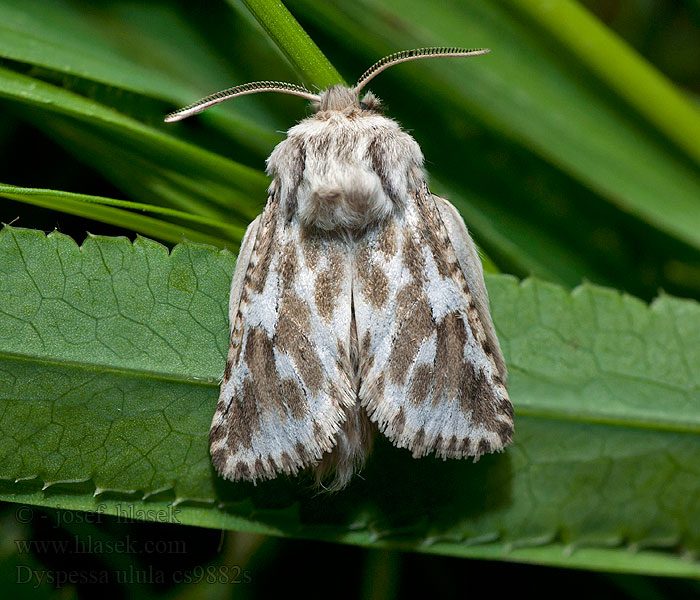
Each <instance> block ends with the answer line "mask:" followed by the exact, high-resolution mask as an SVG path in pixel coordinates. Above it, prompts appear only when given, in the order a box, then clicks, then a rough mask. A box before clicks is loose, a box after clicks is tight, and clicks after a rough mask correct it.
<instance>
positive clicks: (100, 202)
mask: <svg viewBox="0 0 700 600" xmlns="http://www.w3.org/2000/svg"><path fill="white" fill-rule="evenodd" d="M0 196H4V197H5V198H9V199H10V200H21V201H23V202H26V203H28V204H33V205H35V206H41V207H44V208H53V209H54V210H57V211H60V212H65V213H69V214H74V215H79V216H81V217H89V218H91V219H94V220H96V221H100V222H101V223H110V224H113V225H119V226H121V227H127V228H129V229H133V230H134V231H137V232H138V233H142V234H144V235H151V236H153V237H155V238H157V239H160V240H163V241H167V242H180V241H182V240H183V239H189V240H190V241H192V242H202V243H206V244H212V245H214V246H217V247H219V248H223V247H224V246H226V244H227V242H228V243H231V242H234V244H235V243H239V242H240V240H241V239H242V237H243V233H244V230H243V228H241V227H238V226H236V225H233V224H226V223H220V222H219V223H218V222H216V221H213V220H211V219H209V218H207V217H200V216H198V215H191V214H189V213H185V212H182V211H179V210H173V209H170V208H163V207H160V206H153V205H151V204H142V203H139V202H129V201H126V200H114V199H112V198H102V197H99V196H88V195H86V194H73V193H70V192H63V191H58V190H42V189H33V188H20V187H17V186H13V185H5V184H1V183H0ZM110 207H114V208H110ZM121 209H130V210H140V211H147V212H152V213H155V214H160V215H163V216H167V217H171V218H175V219H179V220H182V221H189V222H192V223H196V224H198V225H200V226H202V225H204V226H205V227H204V229H215V230H221V231H226V232H227V234H228V235H225V236H221V235H220V236H218V237H217V236H212V235H208V234H207V233H205V232H203V231H198V230H195V229H191V228H189V227H182V226H179V225H176V224H174V223H170V222H168V221H165V220H161V219H154V218H151V217H145V216H144V215H139V214H134V213H132V212H129V211H127V210H121Z"/></svg>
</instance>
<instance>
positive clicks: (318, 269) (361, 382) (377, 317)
mask: <svg viewBox="0 0 700 600" xmlns="http://www.w3.org/2000/svg"><path fill="white" fill-rule="evenodd" d="M422 165H423V156H422V153H421V151H420V148H419V147H418V144H417V143H416V141H415V140H414V139H413V138H412V137H411V136H410V135H409V134H408V133H406V132H404V131H402V130H401V128H400V127H399V126H398V125H397V124H396V123H395V122H394V121H392V120H391V119H389V118H387V117H385V116H383V115H382V114H380V112H379V111H378V102H377V101H376V99H374V97H373V96H371V95H368V96H366V97H365V99H364V101H363V102H362V103H361V102H359V100H358V98H357V93H356V92H355V90H353V89H350V88H346V87H343V86H335V87H332V88H329V89H328V90H326V91H325V92H324V93H323V94H321V96H320V106H319V111H318V112H317V113H316V114H314V115H313V116H310V117H308V118H307V119H305V120H303V121H302V122H301V123H299V124H298V125H296V126H294V127H292V128H291V129H290V130H289V132H288V135H287V139H286V140H284V141H283V142H281V143H280V144H279V145H278V146H277V147H276V148H275V149H274V151H273V152H272V155H271V156H270V158H269V159H268V174H269V175H270V176H271V177H272V183H271V185H270V190H269V194H270V195H269V198H268V202H267V205H266V206H265V209H264V211H263V213H262V214H261V215H260V216H259V217H258V218H257V219H256V220H255V221H254V222H253V223H252V224H251V225H250V227H249V228H248V231H247V233H246V236H245V238H244V240H243V243H242V246H241V251H240V255H239V258H238V263H237V265H236V272H235V275H234V279H233V284H232V289H231V302H230V319H231V344H230V350H229V354H228V360H227V363H226V370H225V374H224V378H223V382H222V386H221V396H220V398H219V404H218V407H217V411H216V414H215V416H214V420H213V423H212V429H211V436H210V442H211V451H212V456H213V462H214V465H215V467H216V469H217V471H219V473H221V474H222V475H223V476H224V477H226V478H228V479H233V480H240V479H244V480H251V481H259V480H265V479H270V478H273V477H275V476H277V474H278V473H280V472H284V473H288V474H296V473H297V472H298V471H299V470H301V469H303V468H306V467H313V468H315V470H316V474H317V477H318V479H319V481H321V480H326V479H327V477H328V476H330V475H333V476H334V479H333V482H332V483H331V484H330V487H332V488H335V489H339V488H342V487H343V486H344V485H346V484H347V482H348V481H349V480H350V478H351V477H352V474H353V473H354V472H355V471H357V470H358V469H359V468H361V466H362V464H364V462H365V459H366V457H367V454H368V453H369V451H370V449H371V446H372V439H373V437H374V435H375V432H376V430H377V429H378V430H379V431H380V432H382V433H383V434H384V435H386V436H387V437H389V439H391V440H392V442H393V443H394V444H395V445H397V446H399V447H404V448H409V449H410V450H411V451H412V453H413V456H415V457H419V456H423V455H425V454H427V453H429V452H431V451H435V453H436V454H437V456H440V457H443V458H462V457H466V456H475V457H478V456H480V455H481V454H483V453H486V452H492V451H495V450H500V449H502V448H503V447H504V446H505V445H507V444H508V443H510V441H511V437H512V433H513V412H512V407H511V404H510V401H509V399H508V394H507V392H506V368H505V363H504V361H503V357H502V355H501V351H500V347H499V344H498V340H497V338H496V335H495V332H494V328H493V324H492V322H491V318H490V315H489V310H488V298H487V294H486V289H485V286H484V281H483V274H482V270H481V264H480V261H479V259H478V256H477V254H476V250H475V248H474V244H473V242H472V241H471V238H470V237H469V234H468V233H467V230H466V227H465V225H464V222H463V221H462V219H461V217H460V216H459V214H458V213H457V211H456V210H455V209H454V207H452V205H451V204H449V203H448V202H447V201H446V200H443V199H442V198H438V197H437V196H434V195H432V194H431V193H430V191H429V189H428V186H427V183H426V177H425V173H424V171H423V166H422Z"/></svg>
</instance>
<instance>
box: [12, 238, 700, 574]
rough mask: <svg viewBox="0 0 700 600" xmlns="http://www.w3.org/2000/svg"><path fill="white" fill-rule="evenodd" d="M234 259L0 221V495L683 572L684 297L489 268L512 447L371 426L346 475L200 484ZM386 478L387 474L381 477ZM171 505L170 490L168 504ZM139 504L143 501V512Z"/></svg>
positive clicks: (686, 532)
mask: <svg viewBox="0 0 700 600" xmlns="http://www.w3.org/2000/svg"><path fill="white" fill-rule="evenodd" d="M233 267H234V259H233V256H232V255H231V254H230V253H228V252H226V251H217V250H215V249H213V248H211V247H207V246H198V245H196V244H192V243H183V244H179V245H178V246H176V247H175V248H174V249H173V251H172V252H171V253H170V254H168V252H167V250H166V249H165V248H164V247H163V246H161V245H159V244H157V243H155V242H152V241H150V240H147V239H145V238H139V239H138V240H137V241H136V242H134V243H133V244H132V243H130V242H129V241H127V240H125V239H123V238H103V237H90V238H88V239H87V240H86V241H85V242H84V244H83V245H82V247H80V248H79V247H78V246H77V245H76V244H75V243H74V242H73V241H72V240H71V239H70V238H68V237H66V236H64V235H62V234H58V233H52V234H50V235H48V236H45V235H44V234H42V233H41V232H37V231H31V230H23V229H16V228H12V227H5V228H4V229H3V230H2V231H1V232H0V432H1V433H2V435H1V436H0V481H2V482H3V483H2V485H0V498H2V499H5V500H10V501H13V502H27V503H32V504H38V505H45V506H56V505H60V506H61V507H63V508H75V509H81V510H100V511H103V512H106V513H109V514H119V513H120V512H121V513H122V514H124V512H125V511H132V516H136V517H143V518H148V514H147V513H146V512H139V511H146V510H148V509H151V510H163V511H169V515H170V517H171V520H173V521H175V522H183V523H189V524H196V525H200V526H205V527H216V528H231V529H241V530H249V531H256V532H262V533H269V534H275V535H284V536H293V537H306V538H315V539H324V540H334V541H342V542H344V543H352V544H359V545H364V546H375V547H387V548H402V549H411V550H416V551H420V552H428V553H438V554H449V555H454V556H471V557H482V558H498V559H502V560H514V561H524V562H539V563H542V564H552V565H559V566H568V567H574V568H594V569H599V570H611V571H625V572H645V573H655V574H663V575H676V576H685V577H690V576H692V577H700V564H699V563H698V562H697V561H696V560H694V559H690V558H681V557H682V556H685V557H688V556H693V555H695V553H697V552H698V551H699V550H700V535H699V533H698V532H700V505H699V504H698V496H697V479H698V475H699V473H698V465H700V394H699V393H698V389H699V387H700V385H699V378H700V375H699V374H698V370H697V368H695V366H696V365H697V364H700V348H699V347H698V344H697V340H698V339H700V305H698V303H696V302H692V301H686V300H680V299H676V298H673V297H670V296H661V297H660V298H659V299H658V300H656V301H655V302H654V303H653V304H652V305H651V306H648V305H646V304H645V303H643V302H641V301H639V300H636V299H634V298H631V297H629V296H625V295H621V294H619V293H618V292H615V291H612V290H608V289H604V288H600V287H596V286H592V285H584V286H582V287H580V288H578V289H577V290H575V291H574V292H573V293H569V292H568V291H566V290H563V289H562V288H560V287H559V286H556V285H553V284H548V283H544V282H541V281H537V280H533V279H530V280H528V281H525V282H523V283H519V282H517V281H516V280H515V279H513V278H512V277H509V276H504V275H493V276H489V277H488V281H487V283H488V287H489V293H490V296H491V304H492V312H493V317H494V321H495V324H496V327H497V330H498V334H499V338H500V340H501V343H502V345H503V349H504V352H505V355H506V360H507V362H508V365H509V369H510V390H511V395H512V398H513V403H514V405H515V408H516V436H515V439H516V441H515V444H514V445H513V446H512V447H511V448H509V449H508V450H507V451H506V452H505V453H503V454H500V455H490V456H486V457H482V459H481V460H480V461H479V462H478V463H476V464H473V463H468V462H466V461H447V462H443V461H440V460H436V459H434V458H425V459H420V460H413V459H412V458H411V457H410V454H409V453H408V452H407V451H405V450H399V449H396V448H394V447H392V446H391V445H390V444H389V443H388V442H386V440H384V441H383V442H381V443H379V444H378V448H377V449H376V451H375V453H374V455H373V457H372V458H371V459H370V462H369V464H368V466H367V467H366V469H365V470H364V472H363V477H362V478H359V477H358V478H356V479H355V481H354V482H353V483H352V484H351V485H350V487H349V488H348V489H347V490H346V491H344V492H342V493H339V494H336V495H321V496H319V495H316V494H315V493H314V492H313V490H311V489H310V487H309V486H308V484H309V482H308V481H306V480H305V479H303V478H300V479H290V480H287V479H285V478H280V479H279V480H274V481H272V482H268V483H265V484H262V485H258V486H257V487H254V486H252V485H249V484H232V483H229V482H225V481H223V480H221V479H220V478H218V477H217V476H216V475H215V474H214V472H213V469H212V466H211V461H210V458H209V453H208V448H207V433H208V428H209V424H210V421H211V417H212V414H213V411H214V407H215V404H216V399H217V396H218V377H219V376H220V374H221V372H222V371H223V365H224V360H225V359H224V357H225V354H226V350H227V344H228V325H227V316H226V313H227V292H228V288H229V285H230V279H231V275H232V272H233ZM388 473H390V474H391V476H390V477H387V474H388ZM173 502H174V505H173V506H171V503H173ZM151 514H153V513H151Z"/></svg>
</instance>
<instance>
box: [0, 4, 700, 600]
mask: <svg viewBox="0 0 700 600" xmlns="http://www.w3.org/2000/svg"><path fill="white" fill-rule="evenodd" d="M248 4H249V5H251V7H252V8H253V9H255V8H256V7H257V8H258V9H260V10H261V11H262V12H260V13H259V15H260V14H263V15H264V10H263V9H265V8H266V6H272V5H274V3H271V2H267V3H266V2H249V3H248ZM285 4H286V6H287V7H288V8H289V9H290V11H291V12H292V14H293V15H294V17H295V18H296V19H297V20H298V22H299V23H300V24H301V26H302V27H303V28H304V30H305V31H306V32H307V33H308V34H309V35H310V37H311V39H313V40H314V41H315V42H316V43H317V44H318V46H319V47H320V49H321V50H322V52H323V53H324V54H325V56H326V57H327V58H328V59H329V60H330V63H332V65H334V66H335V68H336V69H337V70H338V71H339V72H340V74H341V75H342V76H343V77H344V78H345V80H346V81H347V82H348V83H351V82H352V81H353V80H354V79H355V78H357V77H358V76H359V75H360V74H361V73H362V72H363V71H364V70H365V69H366V68H367V67H368V66H369V65H370V64H372V63H373V62H375V61H376V60H378V59H379V58H381V57H382V56H384V55H387V54H390V53H392V52H394V51H397V50H400V49H406V48H412V47H420V46H430V45H448V46H449V45H457V46H460V45H461V46H469V47H482V46H485V47H490V48H491V50H492V52H491V54H489V55H487V56H485V57H477V58H470V59H452V60H435V61H423V62H420V63H412V64H409V65H401V66H397V67H395V68H393V69H391V70H389V71H387V72H386V73H383V74H382V75H381V76H379V77H378V78H377V79H376V80H375V81H373V82H372V85H371V88H372V90H373V91H374V92H375V93H377V95H379V96H380V97H381V98H382V99H383V100H384V101H385V103H386V105H387V107H388V114H389V115H390V116H392V117H394V118H396V119H397V120H398V121H399V122H401V123H402V124H403V126H404V127H405V128H406V129H407V130H409V131H410V132H411V133H412V134H413V135H414V137H415V138H416V139H417V140H418V142H419V143H420V145H421V147H422V149H423V152H424V154H425V157H426V166H427V169H428V171H429V173H430V175H431V185H432V187H433V189H434V191H436V192H438V193H440V194H442V195H444V196H446V197H447V198H449V199H450V200H451V201H452V202H453V203H454V204H455V205H456V206H457V207H458V208H459V209H460V211H461V212H462V214H463V215H464V217H465V220H466V222H467V225H468V226H469V227H470V229H471V230H472V232H473V235H474V237H475V240H476V241H477V243H478V244H479V246H480V247H481V248H482V250H483V251H484V253H485V256H486V257H487V267H488V268H489V269H490V270H492V271H502V272H505V273H512V274H514V275H516V276H518V277H526V276H528V275H536V276H538V277H539V278H541V279H544V280H547V281H551V282H555V283H559V284H562V285H564V286H566V287H569V288H573V287H575V286H576V285H578V284H579V283H581V282H582V281H590V282H593V283H597V284H602V285H607V286H611V287H614V288H616V289H619V290H622V291H625V292H628V293H630V294H633V295H635V296H638V297H640V298H642V299H645V300H647V301H649V300H651V299H653V298H654V297H655V296H657V294H658V293H659V291H660V290H664V291H666V292H668V293H672V294H674V295H678V296H682V297H689V298H697V297H698V296H699V295H700V294H699V292H700V216H699V215H700V170H699V169H698V163H700V142H699V141H698V140H700V137H698V135H700V125H699V123H700V116H698V108H697V107H698V93H700V52H699V50H700V3H698V2H697V1H696V0H685V1H682V2H678V1H670V0H667V1H662V0H658V1H650V0H627V1H620V2H611V1H603V0H600V1H595V0H588V1H586V2H582V3H580V4H577V3H571V2H561V3H559V2H553V3H550V4H551V5H553V6H554V7H555V8H556V10H552V11H542V10H541V6H540V3H537V2H528V1H526V0H523V1H516V0H512V1H508V2H503V3H491V2H487V1H486V0H483V1H475V2H460V1H457V0H454V1H451V2H450V1H447V2H428V1H426V0H408V1H405V0H402V1H400V0H387V1H386V2H379V1H372V0H360V1H353V0H342V1H338V2H311V1H307V0H290V1H289V2H286V3H285ZM587 11H590V13H589V12H587ZM267 25H268V27H267V29H268V31H266V29H265V28H264V27H263V26H261V24H260V23H259V22H258V21H256V19H255V17H254V16H253V15H252V14H251V12H250V11H249V10H248V8H247V7H246V6H245V5H244V4H243V3H241V2H238V1H234V0H231V1H230V2H225V1H223V0H221V1H213V0H211V1H207V2H204V3H198V4H196V5H195V4H193V3H186V2H174V1H173V2H166V1H161V2H157V1H156V2H149V3H135V2H122V1H117V0H114V1H107V0H102V1H97V2H94V1H93V2H87V1H85V2H80V1H63V0H61V1H50V0H43V1H42V0H21V1H19V0H18V1H15V2H12V1H10V0H0V57H2V58H1V63H0V68H1V71H2V72H1V73H0V75H1V78H2V82H0V88H1V89H0V106H1V107H2V111H1V112H0V153H1V160H0V182H1V183H2V184H5V185H3V186H2V187H1V188H0V194H2V196H4V199H3V200H0V206H1V207H2V210H1V211H0V220H2V221H3V222H4V223H10V222H12V223H13V224H14V225H15V226H19V227H27V228H36V229H43V230H46V231H51V230H53V229H54V228H56V229H58V230H59V231H61V232H63V233H66V234H68V235H70V236H72V237H73V238H74V239H76V240H77V241H78V242H82V240H83V239H84V238H85V236H86V232H90V233H93V234H105V235H127V236H128V237H130V238H131V239H133V238H134V237H135V232H139V233H142V234H144V235H147V236H149V237H154V238H156V239H159V240H161V241H163V242H164V243H167V244H169V245H171V246H172V244H173V243H174V242H176V241H178V240H179V239H182V236H183V232H185V233H184V235H185V237H186V238H187V239H192V240H195V241H203V242H206V243H211V244H214V245H218V246H219V247H224V246H227V247H230V248H232V249H234V250H235V249H236V247H237V243H238V242H239V241H240V234H241V232H242V230H243V228H244V227H245V225H246V224H247V222H249V220H250V219H251V218H252V217H254V216H255V215H256V214H257V213H258V212H259V211H260V210H261V208H262V206H263V204H264V200H265V187H266V184H267V181H266V178H265V177H264V176H263V175H262V170H263V168H264V160H265V158H266V157H267V156H268V155H269V153H270V151H271V149H272V148H273V147H274V144H275V143H277V142H278V141H280V140H281V139H283V132H284V131H285V130H286V129H287V128H288V127H289V126H291V125H292V124H293V123H294V122H296V121H298V120H299V119H302V118H303V117H304V116H306V115H307V114H309V107H308V106H307V103H306V102H304V101H303V100H300V99H298V98H292V97H287V96H281V95H274V94H261V95H256V96H252V97H251V96H248V97H243V98H240V99H237V100H235V101H233V102H229V103H227V104H226V105H223V106H221V107H220V108H217V109H216V110H212V111H209V112H208V113H206V114H205V115H202V116H201V117H197V118H195V119H191V120H189V121H187V122H184V123H182V124H177V125H165V124H163V123H162V116H163V115H164V114H165V113H167V112H168V111H169V110H172V109H173V108H176V107H178V106H181V105H185V104H188V103H190V102H191V101H193V100H196V99H198V98H199V97H201V96H204V95H206V94H208V93H211V92H214V91H217V90H218V89H223V88H225V87H229V86H231V85H236V84H240V83H246V82H248V81H255V80H261V79H276V80H282V81H290V82H294V83H299V82H303V83H305V84H306V85H307V86H310V87H313V86H314V85H323V84H324V83H327V81H322V80H323V79H324V77H325V78H328V77H332V72H331V71H329V69H328V67H327V66H325V65H324V64H323V62H320V63H318V64H315V63H313V55H312V54H308V53H307V54H303V53H302V54H300V55H291V56H289V55H288V52H287V55H285V52H283V51H282V50H280V48H279V47H278V46H276V45H275V43H274V41H273V39H272V38H273V37H274V35H275V32H276V31H277V32H279V30H275V28H274V23H272V24H270V23H268V24H267ZM282 31H284V28H282ZM285 43H287V44H289V45H288V46H286V48H287V49H288V48H290V47H295V46H294V41H292V42H289V41H288V40H287V42H285V40H282V42H281V44H282V46H283V47H285V46H284V44H285ZM298 47H299V48H303V44H302V45H299V46H298ZM61 91H64V92H66V94H64V95H62V93H61ZM37 189H43V190H54V191H60V192H71V193H74V194H84V195H92V196H96V197H100V198H106V199H119V200H128V201H133V202H142V203H146V204H152V205H157V206H160V207H164V208H168V209H176V210H179V211H182V212H183V213H186V214H180V215H174V214H163V213H160V214H159V213H153V214H151V215H150V217H148V219H145V218H143V216H144V215H143V213H142V212H140V211H129V210H127V208H128V207H110V208H108V209H105V208H104V207H102V206H99V205H96V204H92V203H85V202H83V200H85V199H84V198H82V197H73V196H65V195H61V194H58V193H52V192H49V191H44V192H41V193H39V192H37V191H36V190H37ZM187 214H190V215H197V216H198V217H200V221H197V222H194V221H192V220H188V219H187V216H186V215H187ZM32 511H33V512H32V514H31V518H29V519H23V518H19V517H18V513H17V506H16V505H10V504H7V505H3V513H2V516H1V517H0V519H1V521H0V523H1V528H0V531H2V532H3V541H2V542H1V545H0V561H2V562H1V563H0V564H2V568H1V570H0V573H1V575H0V576H1V577H2V585H3V587H5V586H9V585H11V584H12V583H13V582H15V581H16V580H17V578H18V577H19V576H20V574H22V576H24V574H25V573H27V572H28V571H23V570H22V569H21V567H22V566H27V565H29V566H31V568H33V569H34V570H35V571H37V572H41V571H42V570H44V571H50V570H59V571H60V570H62V571H66V570H70V569H71V568H73V565H80V567H78V566H75V567H74V568H81V569H85V568H86V565H87V568H90V569H93V570H95V571H96V572H99V571H101V570H111V571H115V570H122V571H124V572H129V573H132V574H133V577H132V579H131V580H132V581H134V578H136V579H137V580H138V577H141V583H135V584H126V583H124V584H117V585H113V586H112V588H111V593H114V594H116V595H118V596H124V597H140V596H143V597H149V596H153V595H159V596H163V597H176V596H177V597H187V596H192V597H197V596H200V595H206V596H207V597H209V596H212V597H214V596H216V597H222V598H224V597H237V596H240V597H245V596H246V595H247V596H250V597H267V596H268V595H269V594H272V593H284V592H285V591H286V590H289V589H292V588H294V589H297V590H305V589H308V590H309V592H311V593H313V592H312V590H314V591H316V590H323V591H324V592H325V593H330V594H333V595H338V596H343V597H346V596H347V597H358V596H359V597H366V598H394V597H404V596H405V595H406V594H409V593H414V594H425V595H434V596H438V597H439V596H445V597H451V596H456V595H457V594H468V593H472V587H473V586H474V585H476V583H475V582H476V581H478V580H479V579H481V581H482V582H484V583H487V584H488V582H490V581H494V578H496V582H497V583H496V585H497V586H498V591H499V593H502V594H507V593H511V592H512V593H522V590H523V589H527V590H535V589H536V590H537V594H538V596H542V597H549V596H554V595H555V594H556V595H557V596H559V595H561V593H562V590H566V594H567V595H571V596H573V597H589V596H591V595H593V594H595V595H597V596H600V597H603V598H605V597H611V598H612V597H615V598H628V597H629V598H675V597H681V596H695V595H697V594H698V593H700V585H698V583H697V582H694V581H684V580H670V579H663V578H650V577H643V576H631V575H611V574H604V573H587V572H576V571H567V570H564V569H553V568H547V567H541V566H526V565H513V564H505V563H498V562H488V561H466V560H460V559H455V558H448V557H437V556H422V555H418V554H409V553H395V552H390V551H383V550H363V549H361V548H353V547H344V546H341V545H330V544H322V543H319V542H306V541H303V540H282V539H273V538H263V537H261V536H256V535H254V534H249V533H246V534H244V533H235V532H226V533H225V534H221V533H219V532H217V531H212V530H205V529H197V528H191V527H183V526H174V525H162V524H154V523H130V524H126V523H120V522H117V520H116V519H114V518H112V517H106V516H103V517H102V518H100V519H99V522H96V523H65V522H62V523H60V524H59V521H58V519H59V515H58V513H57V512H56V511H49V510H44V509H39V508H34V509H32ZM75 536H77V537H78V538H79V539H84V540H103V541H106V540H119V539H124V538H125V536H130V537H131V539H133V540H138V541H140V543H145V541H146V540H155V541H159V542H162V544H163V546H161V548H166V551H164V552H148V553H135V554H129V553H125V552H102V553H100V552H86V553H83V554H79V555H75V554H71V553H66V552H65V551H62V550H60V548H58V549H57V548H56V547H54V546H51V544H49V547H45V548H40V547H33V548H29V549H27V550H26V551H22V550H21V548H19V547H18V546H17V544H16V540H69V541H71V540H74V539H76V538H75ZM170 542H174V543H175V545H174V546H173V545H170V546H168V545H167V544H168V543H170ZM178 544H179V546H178ZM167 548H170V551H167ZM173 548H175V551H173ZM182 549H184V551H183V552H179V551H178V550H182ZM222 565H224V566H225V565H229V566H230V565H238V566H240V571H241V572H240V574H239V575H240V576H239V577H238V579H242V578H243V577H244V575H246V574H247V575H249V576H250V580H251V582H250V583H247V580H246V583H243V584H240V585H233V584H231V582H230V581H229V582H228V583H221V584H218V585H216V584H212V583H210V582H208V581H207V579H206V576H207V575H209V576H213V577H215V578H216V577H218V578H219V579H221V576H222V572H221V571H209V572H208V571H206V569H207V567H215V568H216V567H218V566H222ZM202 569H203V570H202ZM175 571H181V572H185V571H187V572H191V573H193V574H194V577H195V578H196V579H202V582H201V584H200V585H198V586H195V587H187V588H185V587H183V586H181V585H178V584H177V583H176V582H175V581H174V580H173V576H172V574H173V572H175ZM139 573H140V574H141V575H139ZM158 573H160V574H161V576H162V577H163V583H162V585H160V584H159V583H158V581H157V579H158V576H157V574H158ZM200 576H201V577H200ZM235 576H236V572H231V571H229V572H227V573H225V576H224V577H223V579H224V580H227V579H228V580H230V579H231V578H233V579H236V577H235ZM89 583H90V582H80V583H78V584H77V585H66V586H65V587H63V588H61V589H59V590H55V586H52V585H51V583H50V582H48V583H47V582H46V581H44V582H42V583H39V582H37V581H36V580H35V579H34V580H31V581H29V582H27V583H25V584H24V585H22V586H16V587H17V590H18V592H19V593H20V594H21V593H25V594H27V595H29V594H32V595H36V594H37V593H40V594H42V595H44V596H51V595H56V596H58V595H60V596H61V597H72V596H74V595H78V596H81V595H85V594H87V593H88V590H89V587H90V586H89ZM35 587H37V588H38V590H37V589H34V588H35Z"/></svg>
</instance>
